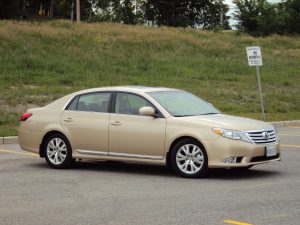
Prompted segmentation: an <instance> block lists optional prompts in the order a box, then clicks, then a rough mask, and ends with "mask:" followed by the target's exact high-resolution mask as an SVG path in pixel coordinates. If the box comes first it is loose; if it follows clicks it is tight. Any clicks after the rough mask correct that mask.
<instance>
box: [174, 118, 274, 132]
mask: <svg viewBox="0 0 300 225" xmlns="http://www.w3.org/2000/svg"><path fill="white" fill-rule="evenodd" d="M178 118H179V119H181V120H185V121H190V122H195V123H199V125H200V124H203V125H204V124H205V125H209V126H211V127H218V128H225V129H232V130H239V131H248V130H258V129H272V128H273V126H272V125H271V124H268V123H266V122H263V121H259V120H254V119H248V118H244V117H238V116H230V115H225V114H212V115H199V116H187V117H178Z"/></svg>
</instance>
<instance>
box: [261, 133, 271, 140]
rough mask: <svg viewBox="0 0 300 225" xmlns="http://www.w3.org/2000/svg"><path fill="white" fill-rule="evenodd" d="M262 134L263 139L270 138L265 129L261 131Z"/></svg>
mask: <svg viewBox="0 0 300 225" xmlns="http://www.w3.org/2000/svg"><path fill="white" fill-rule="evenodd" d="M262 136H263V138H264V139H265V140H268V139H269V138H270V134H269V133H268V132H266V131H264V132H262Z"/></svg>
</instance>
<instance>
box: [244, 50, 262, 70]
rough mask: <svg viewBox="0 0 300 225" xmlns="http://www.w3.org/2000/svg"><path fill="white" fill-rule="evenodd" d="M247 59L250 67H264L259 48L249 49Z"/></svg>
mask: <svg viewBox="0 0 300 225" xmlns="http://www.w3.org/2000/svg"><path fill="white" fill-rule="evenodd" d="M246 49H247V58H248V63H249V66H262V57H261V51H260V47H259V46H252V47H247V48H246Z"/></svg>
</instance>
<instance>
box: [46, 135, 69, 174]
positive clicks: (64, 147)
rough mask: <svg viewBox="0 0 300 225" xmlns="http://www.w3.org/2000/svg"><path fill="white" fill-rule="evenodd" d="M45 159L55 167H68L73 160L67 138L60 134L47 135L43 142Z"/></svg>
mask: <svg viewBox="0 0 300 225" xmlns="http://www.w3.org/2000/svg"><path fill="white" fill-rule="evenodd" d="M44 151H45V159H46V161H47V163H48V165H49V166H51V167H52V168H55V169H63V168H68V167H70V166H71V165H72V163H73V162H74V159H72V148H71V145H70V143H69V141H68V139H67V138H66V137H65V136H64V135H62V134H53V135H51V136H49V137H48V138H47V139H46V141H45V144H44Z"/></svg>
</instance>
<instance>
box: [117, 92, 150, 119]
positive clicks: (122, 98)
mask: <svg viewBox="0 0 300 225" xmlns="http://www.w3.org/2000/svg"><path fill="white" fill-rule="evenodd" d="M144 106H152V105H151V103H150V102H148V101H147V100H146V99H144V98H142V97H140V96H137V95H135V94H129V93H122V92H120V93H117V95H116V107H115V112H116V113H119V114H128V115H139V109H140V108H142V107H144Z"/></svg>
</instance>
